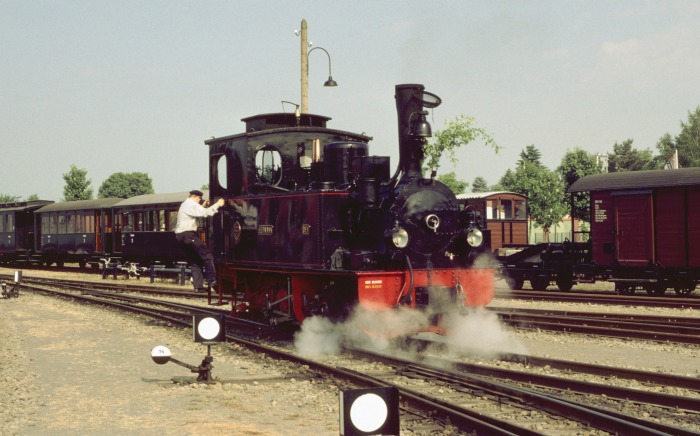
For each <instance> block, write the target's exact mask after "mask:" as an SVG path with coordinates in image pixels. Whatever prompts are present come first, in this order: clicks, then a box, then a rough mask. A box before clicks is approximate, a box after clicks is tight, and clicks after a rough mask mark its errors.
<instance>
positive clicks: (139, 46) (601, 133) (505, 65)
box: [0, 0, 700, 200]
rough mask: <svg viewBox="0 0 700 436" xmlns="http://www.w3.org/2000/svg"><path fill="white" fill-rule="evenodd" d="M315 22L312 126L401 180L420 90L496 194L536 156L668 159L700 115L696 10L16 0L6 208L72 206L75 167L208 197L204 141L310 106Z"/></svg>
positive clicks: (3, 25) (670, 4)
mask: <svg viewBox="0 0 700 436" xmlns="http://www.w3.org/2000/svg"><path fill="white" fill-rule="evenodd" d="M302 19H306V21H307V23H308V39H309V41H311V42H312V43H313V46H312V47H322V48H324V49H326V50H327V51H328V53H329V55H330V57H331V60H332V64H331V66H332V74H333V78H334V79H335V80H336V81H337V82H338V87H335V88H328V87H324V86H323V83H324V82H325V81H326V80H327V78H328V77H327V75H328V58H327V57H326V56H325V55H324V54H323V53H322V52H321V50H316V51H314V52H313V53H311V55H310V57H309V112H311V113H315V114H321V115H325V116H329V117H331V118H332V119H331V121H329V124H328V126H329V127H331V128H335V129H341V130H348V131H352V132H357V133H365V134H367V135H369V136H372V137H373V138H374V139H373V140H372V141H371V142H370V151H371V154H373V155H380V156H390V157H391V161H392V167H394V168H395V166H396V164H397V163H398V143H397V141H398V133H397V132H398V129H397V120H396V106H395V102H394V87H395V85H397V84H401V83H420V84H423V85H425V88H426V90H427V91H430V92H432V93H435V94H437V95H438V96H440V97H441V98H442V101H443V103H442V105H441V106H439V107H437V108H435V109H432V110H431V112H430V114H429V116H428V120H429V121H430V122H431V124H432V127H433V131H435V130H439V129H442V128H444V126H445V122H446V121H448V120H453V119H455V118H457V117H458V116H460V115H467V116H470V117H473V118H474V119H475V125H476V126H478V127H481V128H483V129H485V130H486V131H487V132H489V133H490V135H491V136H492V137H493V138H494V139H495V141H496V143H497V144H498V145H499V146H500V147H501V150H500V152H499V153H498V154H496V153H495V152H494V150H493V149H491V148H488V147H486V146H484V145H483V144H480V143H473V144H469V145H468V146H467V147H465V148H462V149H460V151H459V152H458V153H457V158H458V163H457V165H456V166H454V165H452V163H450V162H449V161H448V160H447V159H443V161H442V166H441V167H440V171H439V172H440V173H446V172H450V171H455V172H456V173H457V176H458V178H460V179H462V180H466V181H468V182H472V181H473V180H474V178H475V177H478V176H480V177H483V178H485V179H486V181H487V182H488V183H489V184H495V183H497V182H498V180H499V179H500V178H501V176H503V174H504V173H505V172H506V170H508V169H509V168H514V167H515V164H516V162H517V160H518V158H519V153H520V152H521V151H522V150H523V149H524V148H525V147H526V146H528V145H531V144H532V145H535V146H536V147H537V148H538V149H539V150H540V152H541V153H542V162H543V164H545V165H546V166H547V167H549V168H550V169H555V168H556V167H557V166H558V165H559V164H560V162H561V159H562V157H563V156H564V154H565V153H566V152H567V151H569V150H573V149H574V148H575V147H581V148H583V149H584V150H586V151H588V152H591V153H600V154H606V153H609V152H611V151H612V148H613V144H615V143H616V142H621V141H624V140H626V139H628V138H632V139H633V140H634V146H635V147H636V148H639V149H650V150H653V151H654V152H655V151H656V148H655V145H656V143H657V141H658V139H659V138H660V137H661V136H662V135H663V134H665V133H670V134H671V135H672V136H675V135H676V134H678V133H679V132H680V123H681V122H682V121H686V120H687V118H688V113H689V111H694V110H695V108H697V107H698V106H699V105H700V2H698V1H695V0H691V1H680V0H667V1H641V0H640V1H616V0H613V1H610V0H603V1H601V0H591V1H575V0H571V1H559V0H553V1H520V0H504V1H493V0H491V1H462V0H458V1H448V0H445V1H433V2H426V1H413V0H405V1H389V0H354V1H329V0H323V1H233V0H227V1H224V0H211V1H201V0H148V1H143V0H138V1H136V0H118V1H108V0H62V1H56V0H50V1H49V0H32V1H24V0H0V38H1V40H2V43H0V147H2V155H1V158H0V159H1V161H2V170H1V171H0V194H7V195H13V196H18V197H20V198H26V197H28V196H30V195H33V194H37V195H38V196H39V197H40V198H41V199H47V200H59V199H60V198H61V197H62V196H63V186H64V180H63V177H62V175H63V174H65V173H67V172H68V171H69V170H70V167H71V165H72V164H75V165H76V166H77V167H78V168H84V169H86V170H87V176H88V178H89V179H90V180H91V181H92V187H93V189H94V192H95V195H96V194H97V190H98V188H99V187H100V185H101V184H102V182H103V181H104V180H105V179H106V178H107V177H109V176H110V175H111V174H113V173H116V172H125V173H130V172H145V173H147V174H148V175H149V176H150V177H151V179H152V180H153V187H154V189H155V191H156V192H157V193H168V192H180V191H189V190H190V189H194V188H199V187H201V186H202V185H203V184H205V183H207V182H208V168H207V166H208V163H207V162H208V150H207V147H206V146H205V145H204V140H206V139H208V138H211V137H218V136H225V135H231V134H235V133H240V132H242V131H243V129H244V124H243V123H242V122H241V121H240V120H241V119H242V118H245V117H248V116H251V115H256V114H261V113H269V112H282V111H283V110H285V111H288V112H289V111H293V106H290V105H283V104H282V101H291V102H295V103H300V100H301V97H300V95H301V91H300V88H301V87H300V76H301V73H300V51H301V50H300V45H301V42H300V41H301V40H300V38H299V37H298V36H296V35H295V33H294V31H295V29H300V27H301V24H300V23H301V20H302ZM392 169H393V168H392Z"/></svg>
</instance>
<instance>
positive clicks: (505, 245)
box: [457, 191, 528, 255]
mask: <svg viewBox="0 0 700 436" xmlns="http://www.w3.org/2000/svg"><path fill="white" fill-rule="evenodd" d="M457 200H458V201H459V202H460V204H461V207H462V209H464V208H466V207H473V208H476V209H477V210H479V211H481V216H482V217H483V218H484V220H485V221H486V227H487V228H488V229H489V230H491V250H492V251H493V252H496V253H498V254H499V255H506V254H509V253H510V252H512V251H513V250H518V249H521V248H523V247H524V246H526V245H527V243H528V226H527V196H525V195H522V194H518V193H515V192H506V191H496V192H467V193H464V194H459V195H457Z"/></svg>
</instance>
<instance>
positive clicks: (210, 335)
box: [197, 318, 221, 340]
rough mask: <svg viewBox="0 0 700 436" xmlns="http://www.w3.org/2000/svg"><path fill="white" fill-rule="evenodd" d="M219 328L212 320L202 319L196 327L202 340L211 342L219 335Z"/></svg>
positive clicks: (217, 322) (215, 321) (217, 323)
mask: <svg viewBox="0 0 700 436" xmlns="http://www.w3.org/2000/svg"><path fill="white" fill-rule="evenodd" d="M220 331H221V326H220V325H219V321H217V320H215V319H214V318H204V319H203V320H201V321H200V322H199V324H198V325H197V332H198V333H199V336H201V337H202V339H204V340H212V339H214V338H216V337H217V336H218V335H219V332H220Z"/></svg>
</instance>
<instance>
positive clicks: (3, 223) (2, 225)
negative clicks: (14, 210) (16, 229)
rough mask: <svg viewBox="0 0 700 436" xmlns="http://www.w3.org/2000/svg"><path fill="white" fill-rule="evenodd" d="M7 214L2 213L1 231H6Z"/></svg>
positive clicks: (0, 220)
mask: <svg viewBox="0 0 700 436" xmlns="http://www.w3.org/2000/svg"><path fill="white" fill-rule="evenodd" d="M5 216H6V215H5V214H4V213H0V233H3V232H4V231H5Z"/></svg>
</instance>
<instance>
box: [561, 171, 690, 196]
mask: <svg viewBox="0 0 700 436" xmlns="http://www.w3.org/2000/svg"><path fill="white" fill-rule="evenodd" d="M692 185H700V167H695V168H681V169H677V170H652V171H625V172H619V173H606V174H595V175H592V176H586V177H581V178H580V179H578V180H577V181H576V182H574V184H573V185H571V187H570V188H569V192H587V191H615V190H620V189H642V188H663V187H671V186H692Z"/></svg>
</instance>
